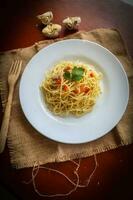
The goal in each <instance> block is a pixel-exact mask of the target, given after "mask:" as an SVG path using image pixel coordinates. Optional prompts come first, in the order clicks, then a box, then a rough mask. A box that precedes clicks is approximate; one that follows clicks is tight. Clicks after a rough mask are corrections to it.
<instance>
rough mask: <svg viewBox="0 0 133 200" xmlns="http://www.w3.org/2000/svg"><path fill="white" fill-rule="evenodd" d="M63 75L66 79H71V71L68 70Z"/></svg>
mask: <svg viewBox="0 0 133 200" xmlns="http://www.w3.org/2000/svg"><path fill="white" fill-rule="evenodd" d="M63 76H64V78H65V79H67V80H71V74H70V72H68V71H66V72H65V73H64V75H63Z"/></svg>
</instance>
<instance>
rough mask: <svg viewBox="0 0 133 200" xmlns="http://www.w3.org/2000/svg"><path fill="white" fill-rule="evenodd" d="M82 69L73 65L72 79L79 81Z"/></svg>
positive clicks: (82, 72) (81, 76)
mask: <svg viewBox="0 0 133 200" xmlns="http://www.w3.org/2000/svg"><path fill="white" fill-rule="evenodd" d="M83 74H84V69H83V68H82V67H76V66H75V67H74V68H73V69H72V80H73V81H80V80H81V79H82V78H83Z"/></svg>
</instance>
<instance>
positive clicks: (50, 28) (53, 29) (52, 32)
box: [42, 23, 62, 38]
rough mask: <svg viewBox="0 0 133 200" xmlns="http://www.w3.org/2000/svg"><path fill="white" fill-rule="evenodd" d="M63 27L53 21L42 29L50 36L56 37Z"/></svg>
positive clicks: (45, 34) (44, 33)
mask: <svg viewBox="0 0 133 200" xmlns="http://www.w3.org/2000/svg"><path fill="white" fill-rule="evenodd" d="M61 28H62V27H61V25H59V24H52V23H51V24H49V25H47V26H46V27H45V28H43V29H42V33H43V35H44V36H46V37H48V38H56V37H58V36H59V34H60V31H61Z"/></svg>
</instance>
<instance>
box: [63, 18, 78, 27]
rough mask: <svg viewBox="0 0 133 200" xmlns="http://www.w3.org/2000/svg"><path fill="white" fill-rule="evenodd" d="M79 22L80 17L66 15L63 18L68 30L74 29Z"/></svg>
mask: <svg viewBox="0 0 133 200" xmlns="http://www.w3.org/2000/svg"><path fill="white" fill-rule="evenodd" d="M80 23H81V18H80V17H67V18H65V19H64V20H63V24H64V26H65V27H66V28H67V29H69V30H75V29H77V28H78V26H79V24H80Z"/></svg>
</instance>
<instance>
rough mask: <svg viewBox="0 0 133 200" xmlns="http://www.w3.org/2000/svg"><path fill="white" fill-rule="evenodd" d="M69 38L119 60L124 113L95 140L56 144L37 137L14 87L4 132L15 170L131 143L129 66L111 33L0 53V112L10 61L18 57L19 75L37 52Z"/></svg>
mask: <svg viewBox="0 0 133 200" xmlns="http://www.w3.org/2000/svg"><path fill="white" fill-rule="evenodd" d="M69 38H78V39H85V40H89V41H94V42H96V43H99V44H100V45H102V46H104V47H106V48H107V49H109V50H110V51H111V52H112V53H113V54H114V55H115V56H116V57H117V58H118V59H119V60H120V62H121V63H122V64H123V67H124V69H125V71H126V73H127V76H128V79H129V85H130V98H129V103H128V107H127V109H126V112H125V113H124V115H123V117H122V119H121V120H120V122H119V123H118V124H117V126H116V127H115V128H114V129H113V130H112V131H110V132H109V133H108V134H106V135H105V136H104V137H102V138H100V139H98V140H95V141H93V142H89V143H85V144H78V145H72V144H63V143H58V142H55V141H52V140H50V139H48V138H46V137H44V136H42V135H41V134H40V133H38V132H37V131H36V130H35V129H34V128H33V127H32V126H31V125H30V124H29V122H28V121H27V119H26V118H25V116H24V114H23V111H22V109H21V105H20V100H19V81H18V83H17V85H16V87H15V92H14V97H13V103H12V111H11V116H10V124H9V131H8V147H9V152H10V158H11V164H12V166H13V167H15V168H24V167H32V166H33V165H34V163H35V162H38V163H40V164H45V163H49V162H61V161H66V160H70V159H76V158H83V157H87V156H91V155H94V154H97V153H101V152H105V151H107V150H110V149H114V148H117V147H119V146H124V145H128V144H131V143H132V142H133V65H132V60H131V58H130V57H129V55H128V52H127V50H126V47H125V44H124V42H123V39H122V37H121V35H120V33H119V32H118V31H117V30H115V29H95V30H92V31H89V32H85V31H80V32H77V33H75V34H72V35H69V36H67V37H65V38H59V39H55V40H44V41H40V42H38V43H35V44H34V45H33V46H30V47H27V48H19V49H15V50H10V51H6V52H1V53H0V89H1V90H0V91H1V99H2V105H3V111H4V108H5V104H6V101H7V95H8V84H7V76H8V71H9V68H10V66H11V63H12V61H13V60H15V59H16V58H18V57H19V58H21V59H22V61H23V66H22V72H21V73H23V70H24V69H25V67H26V64H27V63H28V62H29V60H30V59H31V58H32V57H33V56H34V55H35V54H36V53H37V52H38V51H39V50H40V49H42V48H44V47H46V46H47V45H49V44H52V43H54V42H57V41H60V40H65V39H69ZM44 59H46V58H44ZM110 106H112V105H110ZM31 109H32V108H31ZM112 109H113V107H112ZM88 131H89V130H88ZM83 134H84V133H83Z"/></svg>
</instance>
